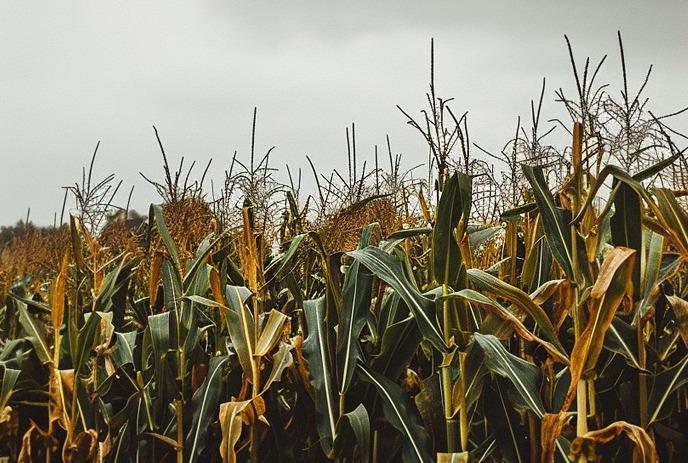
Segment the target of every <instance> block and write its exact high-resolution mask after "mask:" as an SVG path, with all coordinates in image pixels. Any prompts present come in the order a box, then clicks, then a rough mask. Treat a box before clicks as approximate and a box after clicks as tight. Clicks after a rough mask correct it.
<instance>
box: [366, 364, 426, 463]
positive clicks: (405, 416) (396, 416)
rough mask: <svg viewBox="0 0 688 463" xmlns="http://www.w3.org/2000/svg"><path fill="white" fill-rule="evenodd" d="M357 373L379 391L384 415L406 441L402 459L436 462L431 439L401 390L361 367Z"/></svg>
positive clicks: (409, 461)
mask: <svg viewBox="0 0 688 463" xmlns="http://www.w3.org/2000/svg"><path fill="white" fill-rule="evenodd" d="M357 367H358V368H357V371H358V373H359V374H360V377H361V379H362V380H363V381H366V382H369V383H370V384H372V385H373V386H374V387H375V389H376V390H377V393H378V395H379V396H380V398H381V399H382V402H383V407H382V410H383V413H384V415H385V418H386V419H387V421H388V422H389V423H390V424H391V425H392V426H394V428H395V429H397V430H398V431H399V432H400V433H401V434H402V436H403V437H404V440H403V442H404V445H403V450H402V455H403V459H404V462H406V463H411V462H417V463H425V462H429V461H432V456H431V452H430V439H429V438H428V436H427V434H426V432H425V429H424V428H423V427H421V426H420V424H419V423H418V419H417V418H416V416H415V412H414V411H413V410H412V409H410V403H409V401H408V398H407V397H406V396H405V395H404V392H403V391H402V389H401V387H400V386H399V385H397V384H396V383H394V382H392V381H390V380H389V379H387V378H386V377H384V376H382V375H380V374H378V373H375V372H373V371H370V370H368V369H367V368H366V367H365V366H363V365H362V364H360V363H359V364H358V366H357Z"/></svg>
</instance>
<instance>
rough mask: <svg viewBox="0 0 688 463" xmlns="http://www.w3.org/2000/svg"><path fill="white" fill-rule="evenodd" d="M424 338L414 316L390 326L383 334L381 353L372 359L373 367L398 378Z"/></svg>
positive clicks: (387, 375) (388, 375)
mask: <svg viewBox="0 0 688 463" xmlns="http://www.w3.org/2000/svg"><path fill="white" fill-rule="evenodd" d="M422 339H423V337H422V335H421V333H420V330H419V329H418V324H417V323H416V322H415V320H414V319H413V317H408V318H405V319H403V320H400V321H398V322H396V323H394V324H392V325H390V326H388V327H387V329H385V331H384V333H383V335H382V340H381V343H380V344H381V346H380V353H379V355H377V356H376V357H375V358H373V359H372V361H371V367H372V369H373V370H375V371H376V372H378V373H380V374H382V375H384V376H386V377H388V378H398V377H399V376H401V374H402V373H403V371H404V370H405V369H406V367H407V366H408V364H409V362H410V361H411V358H412V357H413V355H414V354H415V353H416V351H417V350H418V345H419V344H420V342H421V340H422Z"/></svg>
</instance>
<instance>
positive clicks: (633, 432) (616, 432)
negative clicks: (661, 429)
mask: <svg viewBox="0 0 688 463" xmlns="http://www.w3.org/2000/svg"><path fill="white" fill-rule="evenodd" d="M621 434H625V435H626V437H628V438H629V439H630V440H631V442H633V444H634V447H633V463H657V462H658V461H659V458H658V456H657V450H656V449H655V443H654V442H653V441H652V438H651V437H650V436H649V435H648V433H647V431H645V430H644V429H643V428H641V427H639V426H636V425H634V424H630V423H627V422H625V421H616V422H614V423H612V424H610V425H609V426H607V427H605V428H602V429H596V430H594V431H588V432H587V433H585V434H583V435H582V436H578V437H576V439H575V440H574V441H573V442H572V443H571V449H570V453H569V455H570V458H571V459H573V460H574V461H578V457H580V456H581V455H583V456H585V457H587V456H589V455H596V452H595V446H596V445H600V444H602V445H603V444H606V443H608V442H611V441H612V440H614V439H615V438H617V437H618V436H620V435H621Z"/></svg>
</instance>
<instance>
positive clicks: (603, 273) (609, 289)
mask: <svg viewBox="0 0 688 463" xmlns="http://www.w3.org/2000/svg"><path fill="white" fill-rule="evenodd" d="M634 262H635V251H634V250H633V249H629V248H624V247H616V248H613V249H611V250H609V251H608V252H607V254H605V257H604V260H603V262H602V265H601V266H600V271H599V274H598V276H597V280H596V281H595V284H594V285H593V287H592V290H591V292H590V301H589V304H588V305H589V307H590V314H589V316H588V321H587V323H586V325H585V328H584V329H583V331H582V332H581V335H580V336H579V337H578V339H577V340H576V343H575V344H574V346H573V351H572V353H571V365H570V368H571V384H570V385H569V391H568V393H567V395H566V400H565V402H564V408H563V411H566V410H568V407H569V406H570V404H571V403H572V401H573V398H574V397H575V395H576V388H577V385H578V381H579V380H580V378H581V377H582V375H583V373H585V372H586V371H589V370H592V369H593V368H595V365H596V363H597V358H598V357H599V355H600V352H601V351H602V346H603V344H604V339H605V334H606V332H607V330H608V329H609V326H610V325H611V323H612V320H613V319H614V315H615V314H616V311H617V309H618V308H619V306H620V305H621V303H622V302H623V300H624V298H628V297H632V296H631V294H632V288H633V282H632V274H633V264H634Z"/></svg>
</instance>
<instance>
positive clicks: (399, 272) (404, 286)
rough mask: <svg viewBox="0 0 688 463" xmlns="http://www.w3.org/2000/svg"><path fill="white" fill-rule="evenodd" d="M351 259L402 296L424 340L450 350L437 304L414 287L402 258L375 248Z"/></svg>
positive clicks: (361, 251)
mask: <svg viewBox="0 0 688 463" xmlns="http://www.w3.org/2000/svg"><path fill="white" fill-rule="evenodd" d="M349 255H350V256H351V257H353V258H354V259H356V260H357V261H359V262H360V263H361V264H363V265H364V266H365V267H366V268H368V270H370V271H371V272H373V274H374V275H375V276H377V277H378V278H379V279H381V280H382V281H384V282H385V283H387V284H388V285H389V286H390V287H392V289H394V290H395V291H396V292H397V293H399V296H400V297H401V299H402V300H403V301H404V302H405V303H406V305H407V306H408V308H409V310H410V311H411V313H412V314H413V316H414V318H415V319H416V323H418V328H419V329H420V332H421V333H422V334H423V336H424V337H425V338H426V339H427V340H428V341H429V342H430V343H431V344H432V345H433V346H434V347H435V348H436V349H437V350H439V351H440V352H445V351H446V350H447V345H446V344H445V342H444V338H443V336H442V332H441V330H440V328H439V321H438V320H437V314H436V313H435V303H434V301H432V300H430V299H428V298H426V297H424V296H423V295H422V294H420V292H418V290H417V289H416V287H415V286H413V285H412V284H411V282H410V281H409V280H408V278H407V277H406V274H405V273H404V270H403V268H402V266H401V262H400V260H399V259H398V258H396V257H394V256H391V255H390V254H387V253H386V252H384V251H382V250H381V249H379V248H376V247H373V246H368V247H366V248H364V249H359V250H356V251H353V252H350V253H349Z"/></svg>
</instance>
